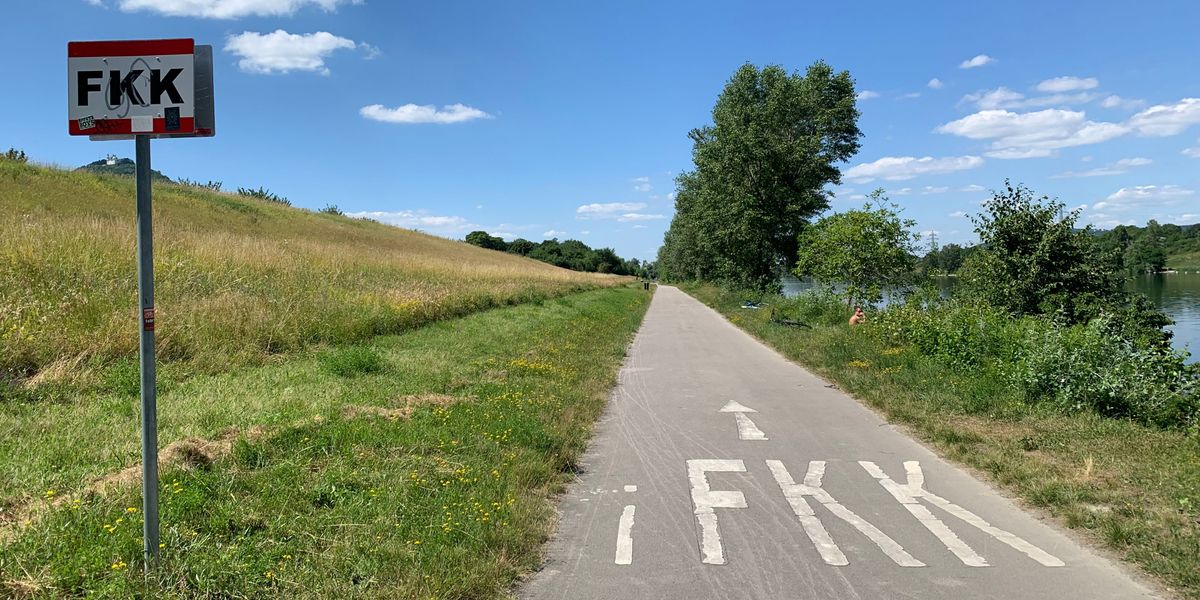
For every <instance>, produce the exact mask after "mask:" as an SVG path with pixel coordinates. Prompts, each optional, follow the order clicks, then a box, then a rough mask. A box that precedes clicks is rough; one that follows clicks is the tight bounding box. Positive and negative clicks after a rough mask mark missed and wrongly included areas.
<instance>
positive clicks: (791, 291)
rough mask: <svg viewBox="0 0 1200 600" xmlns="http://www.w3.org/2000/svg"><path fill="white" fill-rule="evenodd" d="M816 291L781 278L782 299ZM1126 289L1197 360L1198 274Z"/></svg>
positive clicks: (894, 297) (946, 281) (944, 284)
mask: <svg viewBox="0 0 1200 600" xmlns="http://www.w3.org/2000/svg"><path fill="white" fill-rule="evenodd" d="M936 281H937V284H938V288H939V289H940V291H941V293H942V297H948V296H949V295H950V292H951V291H952V290H953V289H954V284H955V282H956V279H955V278H953V277H940V278H938V279H936ZM816 287H817V285H816V284H815V283H813V282H812V281H811V280H808V279H797V278H795V277H792V276H791V275H788V276H785V277H784V278H783V295H784V296H789V297H791V296H796V295H799V294H802V293H804V292H807V291H809V290H813V289H815V288H816ZM1129 289H1131V290H1135V291H1138V292H1141V293H1143V294H1145V295H1146V297H1148V298H1150V300H1151V301H1152V302H1154V305H1155V306H1157V307H1158V308H1159V310H1161V311H1163V312H1164V313H1166V315H1167V316H1168V317H1171V319H1173V320H1174V321H1175V324H1174V325H1172V326H1171V327H1169V329H1170V330H1171V331H1173V332H1174V333H1175V337H1174V340H1173V341H1172V345H1174V346H1175V347H1176V348H1178V349H1181V350H1183V349H1187V350H1190V351H1191V353H1192V360H1193V361H1195V360H1200V273H1173V274H1158V275H1143V276H1140V277H1135V278H1133V279H1131V280H1129ZM901 298H902V295H901V294H900V293H898V292H896V291H894V290H893V291H889V292H888V293H886V294H884V298H883V302H882V303H881V304H882V305H883V306H887V305H888V304H889V303H890V302H896V301H899V300H900V299H901Z"/></svg>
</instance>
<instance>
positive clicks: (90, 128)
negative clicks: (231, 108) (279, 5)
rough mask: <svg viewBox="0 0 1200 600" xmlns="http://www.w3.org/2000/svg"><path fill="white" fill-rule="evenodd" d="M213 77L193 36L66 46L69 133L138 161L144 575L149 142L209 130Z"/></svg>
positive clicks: (150, 485)
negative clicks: (117, 144)
mask: <svg viewBox="0 0 1200 600" xmlns="http://www.w3.org/2000/svg"><path fill="white" fill-rule="evenodd" d="M212 79H213V77H212V46H196V45H195V42H194V41H193V40H191V39H173V40H138V41H105V42H71V43H69V44H67V94H68V99H67V107H68V110H67V113H68V126H67V129H68V132H69V133H70V134H71V135H86V136H90V137H91V139H92V140H128V139H133V140H134V147H135V155H136V159H137V170H136V180H137V253H138V261H137V271H138V301H139V302H138V304H139V308H140V315H141V317H140V336H141V337H140V340H139V344H138V346H139V349H140V353H141V356H140V364H141V401H142V516H143V525H142V554H143V559H144V561H145V562H144V564H145V572H146V573H147V574H149V573H150V572H151V571H152V570H153V569H154V567H155V565H156V564H157V562H158V558H159V541H158V540H159V522H158V403H157V383H156V377H155V362H154V321H155V319H154V317H155V314H154V219H153V212H152V206H151V194H150V185H151V170H150V140H151V138H156V137H157V138H170V137H210V136H213V135H215V134H216V119H215V117H214V110H213V105H214V102H213V84H212Z"/></svg>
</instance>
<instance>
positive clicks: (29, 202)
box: [0, 160, 620, 396]
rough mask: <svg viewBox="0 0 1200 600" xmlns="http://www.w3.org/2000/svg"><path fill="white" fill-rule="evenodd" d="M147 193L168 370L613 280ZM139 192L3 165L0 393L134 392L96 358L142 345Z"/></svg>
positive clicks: (450, 245) (183, 190)
mask: <svg viewBox="0 0 1200 600" xmlns="http://www.w3.org/2000/svg"><path fill="white" fill-rule="evenodd" d="M154 189H155V198H154V202H155V215H154V219H155V251H156V271H157V272H156V275H157V282H156V293H157V298H156V300H157V302H156V303H157V308H158V323H157V324H158V329H159V352H160V356H161V357H163V358H165V359H168V360H171V361H173V364H172V365H168V366H167V368H166V369H164V373H163V375H164V377H165V378H166V379H168V380H170V379H171V378H172V377H173V375H179V376H180V378H183V377H184V376H186V372H188V371H191V370H198V371H202V372H209V373H212V372H219V371H222V370H225V369H227V368H231V367H235V366H238V365H245V364H254V363H261V362H262V361H263V360H264V359H265V358H267V357H270V356H272V355H277V354H279V353H284V352H288V351H292V350H296V349H300V348H304V347H306V346H309V345H311V344H314V343H324V342H329V343H341V342H347V341H352V340H359V339H366V338H368V337H370V336H372V335H378V334H384V333H394V332H397V331H401V330H404V329H407V328H411V327H414V326H417V325H421V324H424V323H428V322H430V321H433V320H437V319H442V318H450V317H455V316H461V315H464V314H468V313H470V312H473V311H476V310H481V309H486V308H491V307H495V306H502V305H506V304H515V303H520V302H524V301H528V300H532V299H535V298H548V297H553V296H557V295H561V294H564V293H569V292H573V291H579V290H582V289H587V288H593V287H597V286H602V285H612V284H615V283H617V282H618V281H620V280H619V279H618V278H615V277H611V276H602V275H595V274H585V273H574V272H571V271H566V270H563V269H558V268H555V267H552V266H550V265H546V264H544V263H540V262H537V261H533V260H530V259H525V258H522V257H518V256H513V255H507V254H503V253H499V252H492V251H487V250H482V249H479V248H475V247H473V246H469V245H467V244H464V243H461V242H454V241H450V240H445V239H442V238H438V237H434V236H429V235H424V234H420V233H417V232H413V231H407V230H402V229H398V228H395V227H389V226H385V225H381V224H378V223H373V222H368V221H364V220H356V219H350V218H346V217H339V216H334V215H324V214H315V213H312V212H308V211H304V210H300V209H293V208H289V207H285V206H283V205H280V204H274V203H270V202H264V201H260V200H254V199H249V198H242V197H239V196H236V195H231V194H222V193H212V192H208V191H204V190H200V189H196V188H188V187H183V186H178V185H168V184H157V185H156V186H155V188H154ZM133 200H134V184H133V180H132V179H129V178H121V177H113V176H103V175H95V174H90V173H85V172H67V171H60V170H55V169H48V168H44V167H36V166H32V165H22V164H18V163H15V162H12V161H2V160H0V207H3V212H4V218H3V219H0V394H3V393H4V389H3V387H2V386H3V384H4V380H5V379H8V380H10V381H11V380H13V379H17V380H28V379H33V381H34V382H36V383H63V382H65V383H67V384H70V386H71V387H75V388H78V387H80V386H82V387H88V386H92V387H94V386H96V385H100V386H104V385H107V387H109V388H112V387H121V386H122V385H125V386H126V387H127V385H128V379H129V378H128V377H126V378H125V381H124V382H122V381H121V380H120V376H119V374H118V375H117V376H116V377H117V378H118V380H117V381H108V382H106V381H104V378H103V375H104V373H102V372H101V371H102V369H100V368H98V367H104V366H108V365H110V364H112V363H113V362H120V361H122V360H125V361H131V360H132V357H134V356H136V351H137V329H136V325H135V323H136V320H135V316H136V314H137V307H136V268H135V262H134V261H135V241H134V240H135V231H134V214H133V213H134V202H133ZM125 366H126V370H127V371H128V370H130V369H131V368H133V365H132V364H126V365H125ZM21 387H25V386H21ZM42 387H43V390H44V391H46V390H48V391H53V386H42ZM18 391H19V390H17V389H9V390H8V392H9V395H12V394H16V393H18ZM41 395H42V396H45V395H47V394H41ZM49 395H51V396H53V395H54V394H49ZM59 396H61V394H59Z"/></svg>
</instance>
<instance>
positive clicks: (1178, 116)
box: [1129, 98, 1200, 137]
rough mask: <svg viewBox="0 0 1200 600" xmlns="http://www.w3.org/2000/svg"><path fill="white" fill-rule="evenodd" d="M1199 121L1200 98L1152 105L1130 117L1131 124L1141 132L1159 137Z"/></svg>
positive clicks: (1178, 131)
mask: <svg viewBox="0 0 1200 600" xmlns="http://www.w3.org/2000/svg"><path fill="white" fill-rule="evenodd" d="M1197 123H1200V98H1184V99H1182V100H1180V101H1179V102H1176V103H1175V104H1159V105H1156V106H1151V107H1150V108H1147V109H1146V110H1143V111H1142V112H1140V113H1137V114H1136V115H1133V116H1132V117H1130V118H1129V126H1130V127H1132V128H1134V129H1135V130H1137V132H1138V133H1139V134H1141V135H1147V136H1157V137H1165V136H1168V135H1175V134H1177V133H1182V132H1183V130H1185V129H1187V128H1188V127H1191V126H1192V125H1195V124H1197Z"/></svg>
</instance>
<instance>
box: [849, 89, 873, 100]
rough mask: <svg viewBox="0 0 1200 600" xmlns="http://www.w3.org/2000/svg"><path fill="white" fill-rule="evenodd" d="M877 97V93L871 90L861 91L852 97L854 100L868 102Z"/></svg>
mask: <svg viewBox="0 0 1200 600" xmlns="http://www.w3.org/2000/svg"><path fill="white" fill-rule="evenodd" d="M878 97H879V92H872V91H871V90H863V91H861V92H859V93H857V94H855V95H854V99H855V100H870V99H871V98H878Z"/></svg>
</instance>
